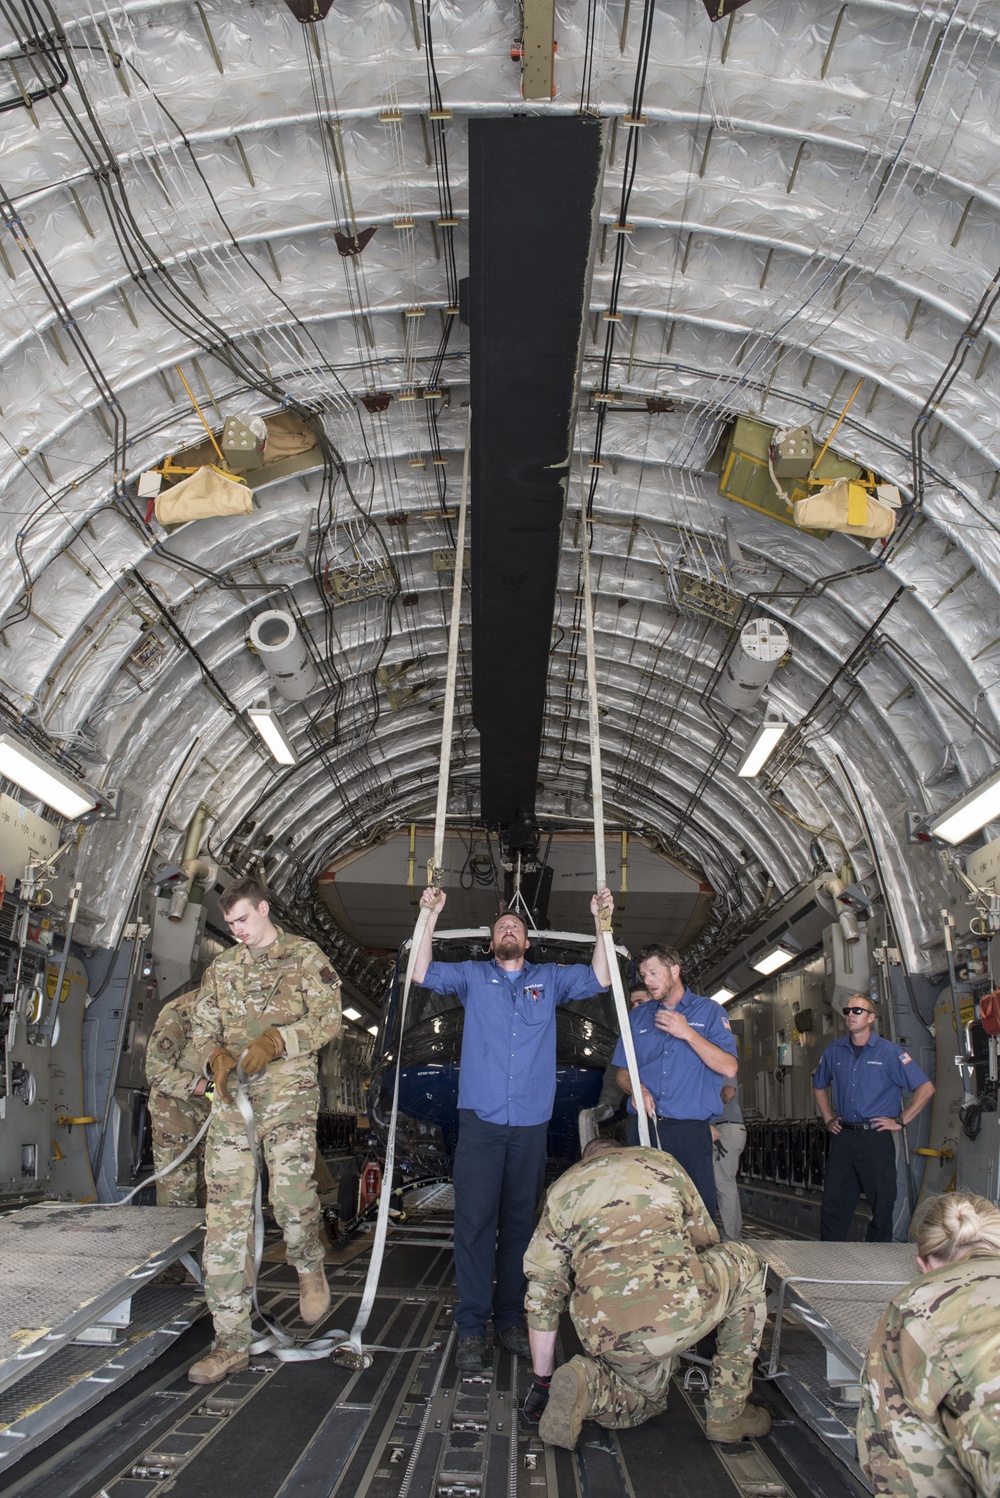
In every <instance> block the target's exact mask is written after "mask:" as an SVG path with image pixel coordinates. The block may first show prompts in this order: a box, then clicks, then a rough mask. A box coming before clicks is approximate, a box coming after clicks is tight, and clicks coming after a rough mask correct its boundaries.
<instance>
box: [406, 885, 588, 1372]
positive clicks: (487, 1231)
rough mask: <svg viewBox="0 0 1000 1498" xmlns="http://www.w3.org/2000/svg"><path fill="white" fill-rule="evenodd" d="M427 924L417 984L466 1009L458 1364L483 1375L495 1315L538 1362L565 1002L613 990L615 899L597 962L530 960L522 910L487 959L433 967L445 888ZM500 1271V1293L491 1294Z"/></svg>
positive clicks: (495, 932)
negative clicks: (531, 1252) (533, 1266)
mask: <svg viewBox="0 0 1000 1498" xmlns="http://www.w3.org/2000/svg"><path fill="white" fill-rule="evenodd" d="M420 903H421V905H423V906H424V907H425V908H426V909H428V910H429V911H430V919H429V921H428V922H427V925H426V927H425V929H424V934H423V937H422V939H421V942H420V946H419V947H418V949H417V956H416V962H415V965H414V969H413V980H414V982H415V983H419V984H421V985H422V986H423V987H424V988H429V989H430V990H431V992H432V993H439V994H454V995H455V996H456V998H457V999H458V1000H459V1002H460V1003H461V1004H462V1006H463V1007H464V1009H465V1028H464V1031H463V1035H462V1060H461V1064H460V1067H459V1080H458V1118H459V1131H458V1146H457V1148H456V1150H455V1164H454V1169H453V1179H454V1183H455V1279H456V1281H457V1284H458V1305H457V1307H456V1308H455V1322H456V1325H457V1327H458V1338H459V1341H458V1352H457V1355H456V1360H455V1361H456V1366H457V1367H458V1369H459V1371H460V1372H463V1373H470V1372H476V1371H477V1370H478V1369H481V1368H482V1367H483V1364H484V1359H485V1354H486V1343H485V1333H486V1323H487V1321H488V1320H489V1317H490V1314H491V1311H492V1316H493V1326H494V1331H495V1334H496V1339H497V1341H498V1342H499V1343H500V1346H501V1347H503V1348H505V1349H506V1351H507V1352H509V1353H511V1354H512V1355H513V1356H516V1357H523V1358H527V1357H530V1356H531V1348H530V1346H529V1343H528V1334H527V1331H526V1330H525V1322H524V1295H525V1290H526V1281H525V1278H524V1267H523V1266H524V1253H525V1250H526V1248H527V1247H528V1242H529V1240H530V1238H531V1235H532V1233H533V1232H534V1229H535V1214H536V1208H537V1205H538V1202H539V1200H540V1198H541V1195H542V1188H543V1186H544V1183H545V1158H546V1134H547V1133H548V1125H549V1119H550V1118H551V1117H552V1105H553V1103H554V1101H555V1095H556V1015H555V1011H556V1005H557V1004H568V1003H571V1002H572V1001H573V1000H576V999H589V998H593V997H594V995H595V994H598V993H604V992H605V991H606V990H607V988H608V987H609V985H610V983H611V973H610V971H609V968H608V960H607V952H606V949H605V946H604V943H603V941H602V940H601V935H600V933H601V924H600V913H601V911H602V910H607V911H610V910H612V909H613V908H614V899H613V896H612V894H611V891H610V890H608V889H602V890H601V892H600V894H598V895H595V896H594V898H593V899H592V900H591V902H590V910H591V914H592V915H593V917H594V925H595V929H596V931H597V940H596V942H595V944H594V953H593V957H592V959H591V966H590V967H584V966H583V965H582V964H571V965H569V966H561V965H559V964H557V963H552V962H546V963H538V964H536V963H532V962H526V961H525V953H526V952H527V950H528V948H529V945H530V943H529V941H528V928H527V925H526V924H525V922H524V920H522V918H521V917H520V916H519V915H516V914H515V913H514V912H513V911H505V912H504V914H503V915H500V916H498V917H497V919H496V921H494V923H493V927H492V939H491V942H490V947H491V949H492V952H493V957H492V959H491V960H490V961H489V962H432V961H431V957H432V939H433V935H434V927H435V926H436V924H437V919H438V916H439V915H440V914H441V911H442V910H443V909H444V904H445V894H444V891H443V890H438V889H434V888H433V887H432V886H431V887H428V888H427V889H425V890H424V892H423V894H422V895H421V897H420ZM494 1266H495V1268H496V1289H495V1291H494V1285H493V1279H494Z"/></svg>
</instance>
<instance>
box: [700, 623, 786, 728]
mask: <svg viewBox="0 0 1000 1498" xmlns="http://www.w3.org/2000/svg"><path fill="white" fill-rule="evenodd" d="M787 650H788V633H787V631H786V630H785V629H784V627H783V626H782V625H780V624H776V623H775V622H774V620H773V619H751V620H750V623H749V624H745V625H744V626H743V628H742V629H741V630H740V637H739V639H738V640H737V642H736V644H735V646H734V647H733V651H732V654H731V655H730V657H729V659H728V661H727V662H726V664H725V666H724V667H723V671H722V676H721V677H720V679H719V683H718V685H717V686H716V688H715V691H714V692H713V693H712V695H713V697H714V698H715V701H716V702H719V703H721V704H722V706H723V707H728V708H730V709H731V710H732V711H733V712H736V713H738V712H742V711H743V709H744V708H747V707H752V706H753V704H754V703H755V702H756V701H757V699H758V697H760V695H761V693H762V692H763V690H764V688H765V687H766V686H767V684H768V682H769V681H770V680H771V677H772V676H773V675H774V672H775V669H776V667H777V665H778V662H779V661H780V660H781V658H782V656H784V655H785V654H786V652H787Z"/></svg>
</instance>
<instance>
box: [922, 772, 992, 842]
mask: <svg viewBox="0 0 1000 1498" xmlns="http://www.w3.org/2000/svg"><path fill="white" fill-rule="evenodd" d="M998 818H1000V770H995V771H994V772H993V774H992V775H991V776H990V778H989V779H988V780H984V781H983V782H982V784H981V785H977V786H976V787H975V789H974V790H971V791H969V792H968V793H967V794H966V795H964V796H962V797H961V799H960V800H958V801H956V802H955V804H954V806H950V807H949V808H948V810H947V811H944V812H942V813H941V815H940V816H937V817H935V818H934V820H933V822H929V823H928V824H927V830H928V832H929V833H930V834H931V837H941V838H944V840H945V842H946V843H964V842H965V840H966V838H968V837H971V836H972V834H973V833H974V832H978V831H979V830H980V828H982V827H985V826H986V824H987V822H995V821H996V820H997V819H998Z"/></svg>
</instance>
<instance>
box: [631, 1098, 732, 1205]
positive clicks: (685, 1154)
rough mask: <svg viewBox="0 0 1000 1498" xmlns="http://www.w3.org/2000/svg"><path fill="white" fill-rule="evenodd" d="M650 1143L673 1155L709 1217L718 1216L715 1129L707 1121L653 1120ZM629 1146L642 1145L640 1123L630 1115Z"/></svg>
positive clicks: (702, 1119)
mask: <svg viewBox="0 0 1000 1498" xmlns="http://www.w3.org/2000/svg"><path fill="white" fill-rule="evenodd" d="M646 1121H647V1123H648V1124H649V1142H650V1144H651V1145H652V1147H653V1148H654V1149H661V1150H663V1151H665V1153H666V1154H668V1155H673V1157H674V1159H675V1160H676V1161H677V1164H678V1165H681V1166H683V1167H684V1169H685V1170H686V1171H687V1173H688V1175H689V1176H690V1177H691V1179H692V1181H694V1184H695V1189H696V1190H697V1192H698V1195H699V1196H700V1197H701V1199H702V1201H703V1202H704V1203H705V1211H706V1212H707V1213H708V1215H709V1217H714V1216H715V1211H716V1207H717V1205H718V1200H717V1197H716V1194H715V1167H714V1162H713V1160H712V1129H711V1125H710V1124H709V1122H708V1119H707V1118H650V1119H647V1120H646ZM628 1142H629V1144H638V1143H639V1120H638V1119H637V1118H636V1116H635V1114H634V1113H630V1114H629V1119H628Z"/></svg>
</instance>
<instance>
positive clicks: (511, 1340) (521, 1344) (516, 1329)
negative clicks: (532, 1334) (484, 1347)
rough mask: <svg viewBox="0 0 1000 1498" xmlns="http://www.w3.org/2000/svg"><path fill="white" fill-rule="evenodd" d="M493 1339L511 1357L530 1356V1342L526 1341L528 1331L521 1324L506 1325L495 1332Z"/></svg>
mask: <svg viewBox="0 0 1000 1498" xmlns="http://www.w3.org/2000/svg"><path fill="white" fill-rule="evenodd" d="M494 1341H495V1342H497V1343H498V1344H499V1345H500V1346H501V1347H502V1348H503V1350H504V1352H509V1353H510V1355H511V1357H512V1358H530V1357H531V1343H530V1342H529V1341H528V1333H527V1332H526V1331H525V1329H524V1327H523V1326H508V1327H506V1328H505V1329H504V1331H502V1332H497V1333H496V1335H495V1337H494Z"/></svg>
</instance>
